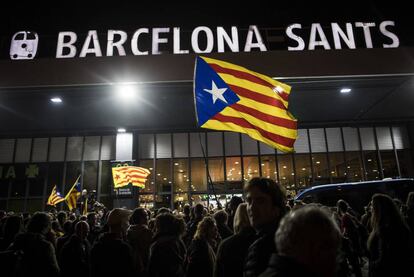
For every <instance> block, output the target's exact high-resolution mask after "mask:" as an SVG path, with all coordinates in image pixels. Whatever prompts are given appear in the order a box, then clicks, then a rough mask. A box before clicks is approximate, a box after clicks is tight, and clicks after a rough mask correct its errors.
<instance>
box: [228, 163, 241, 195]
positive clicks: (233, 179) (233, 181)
mask: <svg viewBox="0 0 414 277" xmlns="http://www.w3.org/2000/svg"><path fill="white" fill-rule="evenodd" d="M226 171H227V172H226V178H227V188H228V189H230V190H233V189H243V182H242V172H241V159H240V157H228V158H226Z"/></svg>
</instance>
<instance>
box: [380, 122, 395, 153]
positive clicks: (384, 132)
mask: <svg viewBox="0 0 414 277" xmlns="http://www.w3.org/2000/svg"><path fill="white" fill-rule="evenodd" d="M376 130H377V138H378V148H379V149H380V150H390V149H393V147H392V138H391V131H390V128H389V127H377V128H376Z"/></svg>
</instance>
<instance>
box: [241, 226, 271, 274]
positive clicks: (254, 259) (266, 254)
mask: <svg viewBox="0 0 414 277" xmlns="http://www.w3.org/2000/svg"><path fill="white" fill-rule="evenodd" d="M277 227H278V224H277V223H272V224H268V225H266V226H263V228H261V229H260V230H259V231H258V232H257V234H256V239H255V241H254V242H253V243H252V245H250V247H249V250H248V252H247V257H246V261H245V265H244V276H245V277H256V276H258V275H260V274H261V273H262V272H263V271H265V270H266V268H267V265H268V263H269V259H270V256H271V255H272V254H273V253H276V245H275V243H274V237H275V232H276V230H277Z"/></svg>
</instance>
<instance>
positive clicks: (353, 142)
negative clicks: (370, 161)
mask: <svg viewBox="0 0 414 277" xmlns="http://www.w3.org/2000/svg"><path fill="white" fill-rule="evenodd" d="M342 131H343V133H344V140H345V141H344V143H345V150H346V151H358V150H359V148H360V147H359V139H358V130H357V128H351V127H346V128H342Z"/></svg>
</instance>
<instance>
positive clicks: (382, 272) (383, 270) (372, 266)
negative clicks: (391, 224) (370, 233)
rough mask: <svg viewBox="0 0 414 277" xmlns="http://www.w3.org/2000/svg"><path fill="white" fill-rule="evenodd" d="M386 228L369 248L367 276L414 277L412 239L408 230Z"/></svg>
mask: <svg viewBox="0 0 414 277" xmlns="http://www.w3.org/2000/svg"><path fill="white" fill-rule="evenodd" d="M398 229H400V230H396V229H394V228H388V230H387V229H386V230H384V231H383V233H382V234H381V235H379V234H378V235H374V237H373V238H372V240H371V243H370V246H369V249H368V250H369V276H370V277H379V276H414V268H413V266H412V264H413V262H414V260H413V249H412V237H411V232H410V231H409V229H408V228H406V229H404V228H398Z"/></svg>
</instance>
